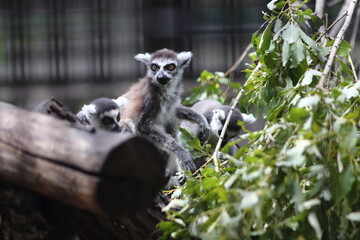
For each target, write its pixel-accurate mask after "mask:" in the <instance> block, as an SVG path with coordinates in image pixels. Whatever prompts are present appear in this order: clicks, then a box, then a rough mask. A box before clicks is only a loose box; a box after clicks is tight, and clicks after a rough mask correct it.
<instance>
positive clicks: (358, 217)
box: [346, 212, 360, 222]
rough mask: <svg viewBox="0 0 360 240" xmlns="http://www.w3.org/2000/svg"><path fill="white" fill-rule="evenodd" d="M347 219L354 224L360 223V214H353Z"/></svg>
mask: <svg viewBox="0 0 360 240" xmlns="http://www.w3.org/2000/svg"><path fill="white" fill-rule="evenodd" d="M346 218H347V219H348V220H350V221H353V222H360V212H352V213H349V214H348V215H346Z"/></svg>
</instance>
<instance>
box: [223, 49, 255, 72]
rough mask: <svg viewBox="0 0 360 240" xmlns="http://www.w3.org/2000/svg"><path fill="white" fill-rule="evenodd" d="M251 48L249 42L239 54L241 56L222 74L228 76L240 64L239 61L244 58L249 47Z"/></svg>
mask: <svg viewBox="0 0 360 240" xmlns="http://www.w3.org/2000/svg"><path fill="white" fill-rule="evenodd" d="M251 48H252V45H251V43H249V45H247V46H246V48H245V50H244V52H243V53H242V54H241V56H240V57H239V58H238V59H237V60H236V62H235V63H234V64H233V65H232V66H231V68H229V70H227V71H226V73H225V74H224V77H227V76H229V75H230V74H231V73H233V72H234V71H235V70H236V68H237V67H238V66H239V65H240V63H241V62H242V61H243V60H244V58H245V57H246V55H247V54H248V53H249V51H250V49H251Z"/></svg>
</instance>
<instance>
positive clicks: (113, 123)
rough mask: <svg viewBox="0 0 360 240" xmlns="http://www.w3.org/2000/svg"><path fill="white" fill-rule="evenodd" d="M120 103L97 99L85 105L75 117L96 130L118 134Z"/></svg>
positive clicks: (104, 98)
mask: <svg viewBox="0 0 360 240" xmlns="http://www.w3.org/2000/svg"><path fill="white" fill-rule="evenodd" d="M121 104H122V102H119V101H118V100H113V99H110V98H106V97H102V98H97V99H95V100H94V101H92V102H91V103H90V104H88V105H87V104H85V105H84V106H83V107H82V108H81V111H79V112H78V113H77V115H76V117H77V118H78V119H79V120H80V121H81V122H82V123H83V124H85V125H90V126H92V127H94V128H96V129H102V130H107V131H112V132H120V131H121V128H120V126H119V121H120V108H119V105H121Z"/></svg>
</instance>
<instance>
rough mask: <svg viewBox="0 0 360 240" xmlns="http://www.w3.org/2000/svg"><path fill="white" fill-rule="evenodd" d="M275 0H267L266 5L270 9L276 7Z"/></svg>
mask: <svg viewBox="0 0 360 240" xmlns="http://www.w3.org/2000/svg"><path fill="white" fill-rule="evenodd" d="M276 2H277V0H271V2H269V3H268V4H267V5H266V7H267V8H268V9H269V10H270V11H273V10H275V9H276V6H275V3H276Z"/></svg>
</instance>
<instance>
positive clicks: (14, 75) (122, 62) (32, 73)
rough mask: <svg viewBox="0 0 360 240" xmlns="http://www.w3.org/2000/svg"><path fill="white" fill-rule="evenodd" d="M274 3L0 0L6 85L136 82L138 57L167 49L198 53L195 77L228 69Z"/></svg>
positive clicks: (0, 65) (0, 72)
mask: <svg viewBox="0 0 360 240" xmlns="http://www.w3.org/2000/svg"><path fill="white" fill-rule="evenodd" d="M267 3H268V0H252V1H244V0H152V1H150V0H0V84H2V85H4V84H23V83H25V84H26V83H38V82H41V83H83V82H113V81H119V80H122V79H133V78H135V77H138V76H139V75H141V74H143V72H144V71H143V66H142V65H141V64H139V63H136V62H135V61H134V58H133V56H134V55H135V54H136V53H138V52H144V51H149V52H151V51H154V50H156V49H159V48H163V47H167V48H171V49H174V50H176V51H181V50H191V51H193V53H194V59H193V61H192V64H191V68H190V71H187V73H188V76H189V77H196V76H198V75H199V73H200V72H201V71H202V70H204V69H207V70H210V71H215V70H224V71H225V70H226V69H227V68H229V67H230V66H231V64H232V63H233V62H234V61H235V60H236V58H237V56H239V55H240V54H241V52H242V51H243V49H244V48H245V45H246V44H247V43H248V42H249V40H250V37H251V34H252V33H253V32H254V31H255V30H256V29H257V28H258V27H259V26H260V24H261V23H262V22H263V18H262V15H263V14H262V10H265V9H266V4H267ZM358 39H359V37H358ZM357 46H359V41H357ZM355 55H356V56H357V55H359V53H355ZM357 59H360V56H357ZM189 72H190V73H189Z"/></svg>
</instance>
